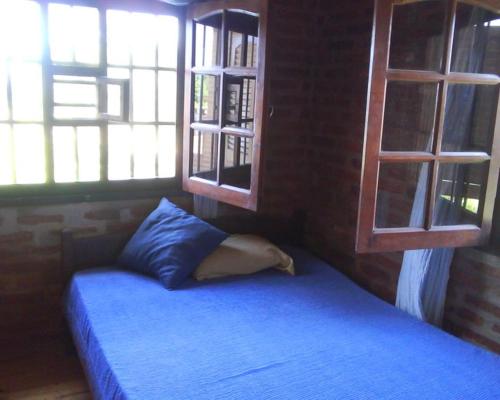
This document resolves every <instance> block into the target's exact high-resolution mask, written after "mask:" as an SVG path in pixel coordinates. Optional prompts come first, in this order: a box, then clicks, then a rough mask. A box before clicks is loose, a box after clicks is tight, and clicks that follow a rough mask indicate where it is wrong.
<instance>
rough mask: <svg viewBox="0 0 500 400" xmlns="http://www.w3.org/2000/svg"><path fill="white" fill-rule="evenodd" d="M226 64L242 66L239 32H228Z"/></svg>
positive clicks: (241, 42)
mask: <svg viewBox="0 0 500 400" xmlns="http://www.w3.org/2000/svg"><path fill="white" fill-rule="evenodd" d="M228 41H229V43H228V49H227V50H228V55H227V59H228V64H229V65H231V66H235V67H240V66H244V65H245V64H244V63H243V34H242V33H239V32H229V33H228Z"/></svg>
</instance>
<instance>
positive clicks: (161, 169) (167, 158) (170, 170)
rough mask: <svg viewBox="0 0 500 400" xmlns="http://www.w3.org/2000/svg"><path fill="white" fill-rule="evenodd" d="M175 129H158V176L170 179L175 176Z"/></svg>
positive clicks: (161, 127) (172, 127) (164, 126)
mask: <svg viewBox="0 0 500 400" xmlns="http://www.w3.org/2000/svg"><path fill="white" fill-rule="evenodd" d="M175 131H176V128H175V126H174V125H171V126H166V125H163V126H159V127H158V176H159V177H160V178H172V177H174V176H175V161H176V153H177V152H176V132H175Z"/></svg>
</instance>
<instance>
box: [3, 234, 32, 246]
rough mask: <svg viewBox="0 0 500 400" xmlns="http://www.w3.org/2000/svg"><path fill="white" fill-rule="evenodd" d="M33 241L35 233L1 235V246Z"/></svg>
mask: <svg viewBox="0 0 500 400" xmlns="http://www.w3.org/2000/svg"><path fill="white" fill-rule="evenodd" d="M32 240H33V232H27V231H22V232H15V233H6V234H3V235H0V244H11V243H16V244H18V243H23V242H30V241H32Z"/></svg>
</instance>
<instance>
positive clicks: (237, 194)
mask: <svg viewBox="0 0 500 400" xmlns="http://www.w3.org/2000/svg"><path fill="white" fill-rule="evenodd" d="M267 3H268V1H267V0H248V1H243V0H226V1H223V0H215V1H209V2H205V3H199V4H193V5H191V6H189V7H188V12H187V16H186V68H185V103H184V109H185V110H186V112H185V115H184V140H183V142H184V150H183V174H182V175H183V179H182V182H183V189H184V190H186V191H187V192H191V193H194V194H199V195H202V196H206V197H209V198H212V199H214V200H217V201H221V202H224V203H228V204H231V205H234V206H238V207H242V208H246V209H250V210H254V211H255V210H257V208H258V192H259V185H260V174H261V155H262V154H261V153H262V152H261V147H262V132H263V131H264V130H265V123H266V118H264V113H265V110H266V104H267V103H266V92H267V90H266V84H267V79H266V69H265V64H266V47H267V46H266V36H267V9H268V6H267ZM228 11H236V12H237V11H246V12H250V13H253V14H257V15H258V17H259V34H258V37H259V45H258V60H259V61H258V66H257V67H256V68H252V67H238V66H228V55H227V51H226V50H227V43H228V37H227V36H228V35H227V33H228V30H227V29H226V15H227V12H228ZM215 13H222V29H221V35H220V36H221V37H220V41H221V44H220V45H221V52H222V60H221V65H220V66H212V67H199V66H195V64H194V61H195V45H194V37H195V36H194V29H195V22H196V21H198V20H200V19H202V18H204V17H207V16H210V15H212V14H215ZM198 73H199V74H211V75H217V76H219V79H220V81H219V82H220V83H219V85H220V94H219V99H220V104H219V109H218V112H219V121H218V124H217V125H210V124H204V123H200V122H194V118H193V113H194V109H193V108H194V107H193V104H194V102H193V101H192V99H194V92H193V91H194V85H193V81H194V75H195V74H198ZM226 75H235V76H242V77H245V76H247V77H254V78H255V79H256V93H255V108H254V130H253V132H252V131H250V130H247V129H242V128H236V127H228V126H224V112H225V104H226V102H225V99H226V90H225V89H226ZM191 130H198V131H200V132H211V133H215V134H216V135H217V141H218V150H219V151H218V155H217V157H218V158H217V166H218V168H217V177H216V180H215V181H209V180H206V179H202V178H199V177H195V176H192V169H191V159H192V140H191ZM225 134H226V135H232V136H234V137H236V138H240V137H251V138H252V139H253V149H254V151H253V154H252V166H251V182H250V188H249V189H243V188H238V187H235V186H230V185H227V184H224V183H222V182H221V171H222V170H223V168H224V140H222V138H223V135H225Z"/></svg>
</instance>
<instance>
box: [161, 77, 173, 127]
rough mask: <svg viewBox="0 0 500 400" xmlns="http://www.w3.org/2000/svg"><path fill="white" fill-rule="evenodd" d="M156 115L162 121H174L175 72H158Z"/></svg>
mask: <svg viewBox="0 0 500 400" xmlns="http://www.w3.org/2000/svg"><path fill="white" fill-rule="evenodd" d="M158 107H159V108H158V117H159V119H160V121H163V122H175V121H176V113H177V73H176V72H166V71H159V72H158Z"/></svg>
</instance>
